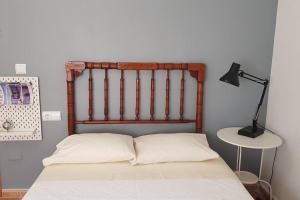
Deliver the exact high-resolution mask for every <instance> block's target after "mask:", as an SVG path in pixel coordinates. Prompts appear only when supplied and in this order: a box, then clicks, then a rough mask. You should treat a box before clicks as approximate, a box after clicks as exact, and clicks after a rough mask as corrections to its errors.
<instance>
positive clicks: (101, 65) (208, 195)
mask: <svg viewBox="0 0 300 200" xmlns="http://www.w3.org/2000/svg"><path fill="white" fill-rule="evenodd" d="M85 70H87V71H88V74H89V78H88V91H89V92H88V119H86V120H77V116H76V113H75V111H76V109H75V105H76V102H75V79H76V77H77V76H78V75H80V74H81V73H83V72H84V71H85ZM93 70H104V72H105V78H104V97H103V102H104V119H94V106H93V105H94V101H93V100H94V94H93ZM108 70H120V91H119V96H120V105H119V107H120V109H119V110H120V113H119V116H120V117H119V119H110V117H109V116H110V115H109V108H108V105H109V104H108V101H109V99H108V97H109V95H108V92H109V86H108ZM126 70H135V71H136V98H135V100H136V101H135V119H125V115H124V110H125V108H124V105H125V104H124V95H125V92H124V72H125V71H126ZM140 70H151V72H152V73H151V88H150V93H151V95H150V98H151V99H150V105H149V111H150V112H149V113H150V117H149V119H141V117H140V104H141V102H140V95H141V92H140V91H141V86H140V76H139V72H140ZM156 70H165V71H166V82H165V83H166V93H165V94H166V95H165V102H164V103H165V110H164V111H165V112H164V114H165V117H164V119H156V117H155V112H154V111H155V105H156V104H155V98H154V95H155V72H156ZM171 70H176V71H179V73H181V79H180V94H179V99H180V101H179V103H180V104H179V107H180V109H179V110H180V111H179V114H178V119H171V118H170V96H169V94H170V90H171V88H170V76H169V72H170V71H171ZM66 71H67V93H68V131H69V135H74V134H76V126H77V125H78V124H84V125H90V124H92V125H94V124H165V123H170V124H178V123H195V132H196V134H201V138H203V140H205V141H207V140H206V136H205V134H202V111H203V84H204V77H205V76H204V75H205V65H204V64H199V63H175V64H172V63H108V62H68V63H67V64H66ZM186 71H188V72H190V74H191V76H192V77H194V78H195V79H196V84H197V95H196V98H197V99H196V109H195V111H196V112H195V119H185V115H184V101H185V92H184V90H185V87H186V86H185V72H186ZM37 199H43V200H58V199H66V200H68V199H70V200H79V199H91V200H93V199H99V200H104V199H105V200H121V199H122V200H123V199H124V200H127V199H128V200H129V199H130V200H140V199H143V200H154V199H155V200H175V199H178V200H183V199H184V200H194V199H195V200H196V199H197V200H199V199H206V200H227V199H228V200H248V199H249V200H250V199H252V197H251V196H250V194H249V193H248V192H247V190H246V189H245V188H244V186H243V185H242V183H241V182H240V181H239V179H238V178H237V177H236V175H235V174H234V173H233V172H232V170H231V169H230V168H229V167H228V165H227V164H226V163H225V162H224V161H223V160H222V159H221V158H217V159H212V160H206V161H201V162H166V163H153V164H144V165H132V164H130V163H129V162H109V163H78V164H53V165H48V166H46V167H45V168H44V170H43V171H42V173H41V174H40V176H39V177H38V178H37V180H36V181H35V182H34V184H33V185H32V187H31V188H30V189H29V191H28V192H27V194H26V196H25V197H24V200H37Z"/></svg>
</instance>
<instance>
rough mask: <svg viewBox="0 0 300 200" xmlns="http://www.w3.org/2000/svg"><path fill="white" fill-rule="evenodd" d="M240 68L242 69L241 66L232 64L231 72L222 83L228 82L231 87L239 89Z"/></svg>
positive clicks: (222, 78)
mask: <svg viewBox="0 0 300 200" xmlns="http://www.w3.org/2000/svg"><path fill="white" fill-rule="evenodd" d="M240 67H241V65H240V64H238V63H232V65H231V67H230V69H229V71H228V72H227V73H226V74H224V75H223V76H222V77H221V78H220V81H223V82H226V83H229V84H231V85H234V86H237V87H239V86H240V82H239V71H240Z"/></svg>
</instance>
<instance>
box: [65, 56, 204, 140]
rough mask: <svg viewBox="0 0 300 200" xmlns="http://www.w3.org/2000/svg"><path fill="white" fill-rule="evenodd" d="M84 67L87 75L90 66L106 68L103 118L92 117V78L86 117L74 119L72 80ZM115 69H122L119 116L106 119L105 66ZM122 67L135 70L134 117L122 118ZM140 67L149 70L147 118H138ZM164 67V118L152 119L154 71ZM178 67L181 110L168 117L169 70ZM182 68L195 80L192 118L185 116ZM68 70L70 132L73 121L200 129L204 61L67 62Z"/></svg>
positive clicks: (72, 127)
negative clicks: (190, 125)
mask: <svg viewBox="0 0 300 200" xmlns="http://www.w3.org/2000/svg"><path fill="white" fill-rule="evenodd" d="M85 69H89V71H90V75H91V76H90V77H92V70H97V69H103V70H105V78H104V119H103V120H101V119H99V120H98V119H94V118H93V113H94V106H93V91H92V90H93V85H92V84H93V79H92V78H91V80H89V90H91V92H90V93H89V105H90V106H89V118H88V120H82V121H77V120H76V113H75V103H76V102H75V83H74V81H75V80H76V77H77V76H78V75H80V74H81V73H82V72H83V71H84V70H85ZM109 69H115V70H120V71H121V77H120V118H119V119H118V120H116V119H109V117H108V115H109V112H108V111H109V109H108V102H109V99H108V96H109V87H108V70H109ZM125 70H136V99H135V119H133V120H131V119H125V116H124V115H125V113H124V112H125V111H124V110H125V104H124V96H125V85H124V82H125V78H124V72H125ZM140 70H151V88H150V93H151V94H150V119H149V118H148V119H149V120H141V119H140V104H141V99H140V94H141V89H142V88H141V86H140ZM156 70H167V77H166V99H165V119H162V120H156V119H155V71H156ZM171 70H181V73H182V75H181V82H180V97H179V98H180V113H179V119H174V120H170V90H171V88H170V81H171V79H170V71H171ZM185 71H189V72H190V74H191V76H192V77H194V78H195V79H196V81H197V99H196V101H197V105H196V111H195V119H185V118H184V102H185V96H184V90H185V80H184V78H185ZM66 73H67V96H68V132H69V135H71V134H74V133H76V124H162V123H196V129H195V130H196V132H198V133H201V132H202V129H203V127H202V120H203V116H202V115H203V88H204V87H203V86H204V79H205V65H204V64H202V63H133V62H120V63H118V62H78V61H76V62H68V63H66Z"/></svg>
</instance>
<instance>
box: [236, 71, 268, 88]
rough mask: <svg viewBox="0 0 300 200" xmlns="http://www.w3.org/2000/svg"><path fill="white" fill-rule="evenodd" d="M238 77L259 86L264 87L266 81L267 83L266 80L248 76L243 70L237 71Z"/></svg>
mask: <svg viewBox="0 0 300 200" xmlns="http://www.w3.org/2000/svg"><path fill="white" fill-rule="evenodd" d="M239 76H240V77H242V78H245V79H248V80H250V81H253V82H255V83H258V84H261V85H265V83H266V81H268V80H267V79H262V78H259V77H257V76H254V75H251V74H248V73H246V72H244V71H243V70H240V71H239Z"/></svg>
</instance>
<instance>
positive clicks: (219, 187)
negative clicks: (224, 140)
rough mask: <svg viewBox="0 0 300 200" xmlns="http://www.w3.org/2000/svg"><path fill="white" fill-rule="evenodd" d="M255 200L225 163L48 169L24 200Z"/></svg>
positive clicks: (56, 167)
mask: <svg viewBox="0 0 300 200" xmlns="http://www.w3.org/2000/svg"><path fill="white" fill-rule="evenodd" d="M60 199H62V200H84V199H90V200H96V199H97V200H196V199H197V200H200V199H203V200H251V199H253V198H252V197H251V196H250V194H249V193H248V192H247V191H246V189H245V188H244V187H243V185H242V184H241V183H240V181H239V180H238V178H237V177H236V176H235V174H234V173H233V172H232V171H231V169H230V168H229V167H228V166H227V165H226V163H225V162H224V161H223V160H222V159H217V160H213V161H206V162H193V163H192V162H191V163H163V164H153V165H142V166H131V165H130V164H128V163H107V164H69V165H66V164H64V165H53V166H48V167H46V168H45V169H44V170H43V172H42V173H41V175H40V176H39V178H38V179H37V181H36V182H35V183H34V184H33V186H32V187H31V188H30V190H29V191H28V193H27V194H26V196H25V197H24V200H60Z"/></svg>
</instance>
